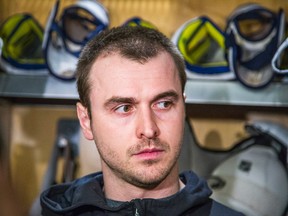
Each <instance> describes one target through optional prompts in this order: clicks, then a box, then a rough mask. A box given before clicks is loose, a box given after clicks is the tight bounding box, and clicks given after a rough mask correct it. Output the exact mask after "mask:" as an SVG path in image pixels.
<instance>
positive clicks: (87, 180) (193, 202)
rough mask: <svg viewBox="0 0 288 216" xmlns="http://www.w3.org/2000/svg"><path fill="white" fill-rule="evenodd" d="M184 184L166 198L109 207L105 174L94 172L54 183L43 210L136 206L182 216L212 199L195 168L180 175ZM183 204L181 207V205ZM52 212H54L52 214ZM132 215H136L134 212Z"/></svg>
mask: <svg viewBox="0 0 288 216" xmlns="http://www.w3.org/2000/svg"><path fill="white" fill-rule="evenodd" d="M179 177H180V179H181V181H182V182H183V183H184V184H185V187H184V188H183V189H182V190H181V191H179V192H178V193H176V194H174V195H172V196H170V197H167V198H163V199H135V200H131V201H130V202H123V204H121V205H120V206H118V207H110V206H108V205H107V203H106V199H105V197H104V194H103V192H102V188H103V184H104V183H103V176H102V173H101V172H99V173H94V174H90V175H88V176H85V177H82V178H80V179H78V180H75V181H73V182H71V183H66V184H60V185H55V186H52V187H51V188H50V189H48V190H46V191H44V192H43V193H42V194H41V197H40V199H41V205H42V209H43V210H44V211H46V212H53V215H63V214H67V213H69V212H74V213H75V212H77V211H79V209H81V208H83V207H84V206H85V208H86V209H87V208H90V209H98V210H99V209H101V210H102V211H104V212H111V213H113V212H114V213H116V212H118V213H119V212H120V215H121V211H126V213H127V210H129V209H131V212H132V209H133V208H134V209H135V208H137V209H138V210H139V211H140V212H139V213H140V215H181V214H183V213H184V212H185V211H187V210H189V209H191V207H192V208H193V206H198V205H201V204H203V203H205V202H207V201H208V200H209V196H210V195H211V190H210V189H209V187H208V185H207V183H206V181H204V180H202V179H200V178H198V177H197V175H196V174H194V173H193V172H192V171H187V172H184V173H182V174H180V176H179ZM179 205H181V208H179ZM49 215H52V214H49ZM131 215H133V214H131Z"/></svg>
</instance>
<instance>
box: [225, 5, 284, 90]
mask: <svg viewBox="0 0 288 216" xmlns="http://www.w3.org/2000/svg"><path fill="white" fill-rule="evenodd" d="M284 23H285V22H284V13H283V11H282V10H279V13H278V14H277V13H274V12H272V11H270V10H268V9H266V8H263V7H262V6H260V5H257V4H247V5H243V6H241V7H239V8H237V9H236V10H235V11H234V12H233V13H232V14H231V15H230V17H229V19H228V23H227V27H226V35H227V38H226V46H227V50H228V61H229V65H230V68H231V70H232V71H234V73H235V75H236V77H237V79H238V80H239V81H240V82H241V83H242V84H243V85H245V86H247V87H249V88H263V87H265V86H267V85H268V84H269V83H270V82H271V81H272V80H273V78H274V72H273V70H272V67H271V60H272V58H273V55H274V53H275V52H276V49H277V47H278V46H279V44H280V42H281V41H282V38H283V33H284V30H283V29H284Z"/></svg>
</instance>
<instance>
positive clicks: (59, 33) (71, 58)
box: [43, 0, 109, 80]
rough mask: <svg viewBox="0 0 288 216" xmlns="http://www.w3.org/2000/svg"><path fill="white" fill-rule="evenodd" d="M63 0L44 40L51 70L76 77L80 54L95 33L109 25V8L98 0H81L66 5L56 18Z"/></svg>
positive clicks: (48, 23)
mask: <svg viewBox="0 0 288 216" xmlns="http://www.w3.org/2000/svg"><path fill="white" fill-rule="evenodd" d="M59 2H60V1H59V0H58V1H57V2H56V4H55V6H54V8H53V9H52V11H51V13H50V17H49V19H48V22H47V25H46V29H45V37H44V42H43V49H44V55H45V60H46V63H47V66H48V69H49V72H50V73H51V74H52V75H54V76H56V77H57V78H60V79H63V80H71V79H74V78H75V69H76V64H77V61H78V58H79V55H80V53H81V51H82V49H83V47H84V46H85V45H86V43H87V42H88V41H89V40H91V39H92V38H93V37H94V36H96V35H97V34H99V33H100V32H101V31H102V30H104V29H106V28H108V25H109V17H108V13H107V11H106V9H105V8H104V7H103V6H102V5H101V4H100V3H98V2H97V1H91V0H80V1H78V2H76V3H75V4H74V5H71V6H70V7H67V8H66V9H64V11H63V13H62V16H61V18H60V20H59V21H58V20H56V17H57V13H58V8H59Z"/></svg>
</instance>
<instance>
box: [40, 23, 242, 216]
mask: <svg viewBox="0 0 288 216" xmlns="http://www.w3.org/2000/svg"><path fill="white" fill-rule="evenodd" d="M185 82H186V76H185V66H184V62H183V59H182V57H181V55H180V54H179V52H178V50H177V49H176V48H175V46H174V45H173V44H172V43H171V41H170V40H169V39H168V38H167V37H165V36H164V35H163V34H161V33H160V32H158V31H156V30H153V29H149V28H144V27H140V26H139V27H127V26H126V27H117V28H113V29H111V30H108V31H104V32H102V33H101V34H99V35H98V36H97V37H96V38H94V39H93V40H92V41H90V42H89V43H88V44H87V45H86V47H85V48H84V49H83V51H82V54H81V56H80V58H79V62H78V65H77V87H78V92H79V96H80V102H79V103H77V114H78V118H79V121H80V124H81V127H82V131H83V134H84V136H85V137H86V138H87V139H88V140H94V141H95V144H96V146H97V149H98V151H99V154H100V158H101V165H102V173H94V174H91V175H88V176H85V177H82V178H80V179H78V180H75V181H74V182H72V183H69V184H65V185H56V186H53V187H52V188H50V189H49V190H47V191H45V192H44V193H43V194H42V196H41V204H42V207H43V215H44V216H45V215H49V216H50V215H133V216H134V215H140V216H141V215H149V216H150V215H164V216H166V215H172V216H176V215H201V216H203V215H204V216H205V215H219V216H220V215H221V216H223V215H229V216H233V215H242V214H240V213H237V212H235V211H233V210H231V209H228V208H227V207H225V206H223V205H221V204H219V203H217V202H215V201H213V200H211V199H210V198H209V196H210V194H211V191H210V189H209V188H208V187H207V185H206V183H205V182H204V181H203V180H200V179H199V178H198V177H197V176H196V175H195V174H194V173H193V172H185V173H183V174H181V175H180V176H179V174H178V164H177V160H178V157H179V154H180V149H181V143H182V137H183V133H184V120H185V103H184V99H185V97H184V87H185Z"/></svg>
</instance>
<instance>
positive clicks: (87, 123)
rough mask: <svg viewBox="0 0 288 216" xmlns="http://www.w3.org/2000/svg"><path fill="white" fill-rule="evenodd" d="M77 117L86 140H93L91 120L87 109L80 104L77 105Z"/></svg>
mask: <svg viewBox="0 0 288 216" xmlns="http://www.w3.org/2000/svg"><path fill="white" fill-rule="evenodd" d="M76 108H77V116H78V119H79V122H80V125H81V128H82V132H83V134H84V136H85V138H86V139H88V140H93V133H92V128H91V119H90V117H89V113H88V110H87V108H86V107H84V106H83V105H82V104H81V103H80V102H78V103H77V104H76Z"/></svg>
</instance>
